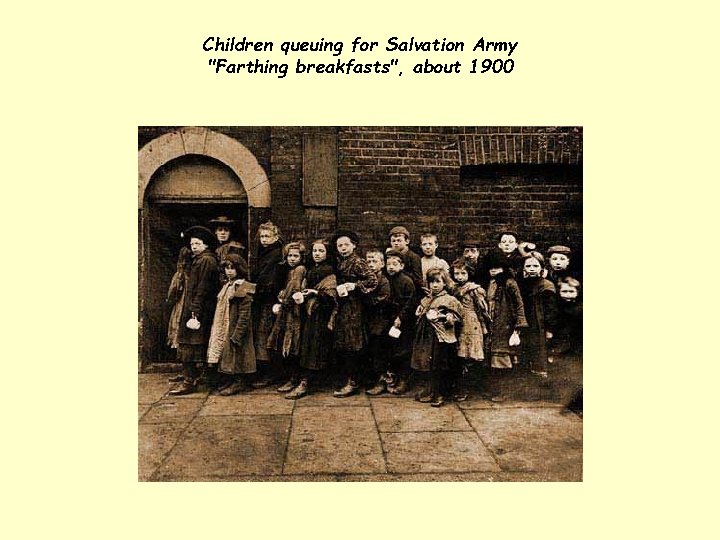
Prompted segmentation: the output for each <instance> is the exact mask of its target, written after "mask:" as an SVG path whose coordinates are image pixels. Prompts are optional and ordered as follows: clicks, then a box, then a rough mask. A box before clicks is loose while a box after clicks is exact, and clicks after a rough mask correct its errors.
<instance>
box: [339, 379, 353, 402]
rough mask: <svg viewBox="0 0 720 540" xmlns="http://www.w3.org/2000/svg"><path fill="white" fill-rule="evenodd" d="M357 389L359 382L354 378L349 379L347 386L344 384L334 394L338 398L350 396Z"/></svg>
mask: <svg viewBox="0 0 720 540" xmlns="http://www.w3.org/2000/svg"><path fill="white" fill-rule="evenodd" d="M357 389H358V385H357V383H356V382H355V381H354V380H353V379H348V380H347V383H345V386H343V387H342V388H341V389H340V390H335V392H333V396H335V397H336V398H346V397H350V396H352V395H353V394H355V393H356V392H357Z"/></svg>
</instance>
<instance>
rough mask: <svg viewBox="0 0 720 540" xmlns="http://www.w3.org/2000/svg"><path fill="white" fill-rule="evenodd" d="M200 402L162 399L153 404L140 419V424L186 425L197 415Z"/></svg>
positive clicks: (195, 400)
mask: <svg viewBox="0 0 720 540" xmlns="http://www.w3.org/2000/svg"><path fill="white" fill-rule="evenodd" d="M201 406H202V401H199V400H197V399H177V398H167V397H166V398H163V399H161V400H160V401H158V402H157V403H153V404H152V405H151V407H150V410H149V411H148V412H147V413H145V414H144V415H143V417H142V419H140V423H141V424H161V423H164V422H169V423H188V422H190V420H192V419H193V417H194V416H195V415H196V414H197V413H198V411H199V410H200V407H201Z"/></svg>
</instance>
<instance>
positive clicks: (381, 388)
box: [365, 379, 387, 396]
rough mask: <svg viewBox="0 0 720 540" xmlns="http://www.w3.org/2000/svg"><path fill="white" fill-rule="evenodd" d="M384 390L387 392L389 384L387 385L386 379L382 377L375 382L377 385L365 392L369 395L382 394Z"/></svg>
mask: <svg viewBox="0 0 720 540" xmlns="http://www.w3.org/2000/svg"><path fill="white" fill-rule="evenodd" d="M384 392H387V386H385V380H384V379H380V380H379V381H378V382H377V383H375V386H373V387H372V388H369V389H367V390H365V393H366V394H367V395H368V396H379V395H380V394H382V393H384Z"/></svg>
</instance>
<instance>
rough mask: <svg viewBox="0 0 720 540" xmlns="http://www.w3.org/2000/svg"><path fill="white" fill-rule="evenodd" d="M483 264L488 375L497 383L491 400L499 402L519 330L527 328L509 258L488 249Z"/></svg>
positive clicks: (518, 338)
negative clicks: (486, 303)
mask: <svg viewBox="0 0 720 540" xmlns="http://www.w3.org/2000/svg"><path fill="white" fill-rule="evenodd" d="M485 266H486V268H487V271H488V277H489V280H490V283H489V285H488V289H487V302H488V312H489V314H490V326H489V330H490V331H489V333H488V336H487V339H486V340H485V341H486V348H487V349H488V350H489V352H490V368H491V371H490V374H491V375H492V378H493V379H494V382H495V384H496V388H495V391H494V395H493V396H492V400H493V401H502V400H503V399H504V398H503V397H502V392H501V387H502V379H504V378H505V374H506V373H508V372H509V370H510V369H512V367H513V357H514V356H517V353H518V345H519V344H520V331H521V330H522V329H523V328H525V327H527V321H526V320H525V307H524V304H523V299H522V296H521V294H520V287H519V286H518V283H517V281H515V277H514V275H513V273H512V271H511V270H510V260H509V259H508V258H507V257H505V256H504V255H503V254H501V253H499V252H491V253H489V254H488V256H487V257H486V259H485Z"/></svg>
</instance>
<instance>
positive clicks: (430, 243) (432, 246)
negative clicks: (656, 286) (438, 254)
mask: <svg viewBox="0 0 720 540" xmlns="http://www.w3.org/2000/svg"><path fill="white" fill-rule="evenodd" d="M420 247H421V248H422V252H423V254H424V255H426V256H427V257H432V256H433V255H435V250H436V249H437V240H435V239H434V238H433V237H431V236H429V237H426V238H423V239H422V241H421V242H420Z"/></svg>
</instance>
